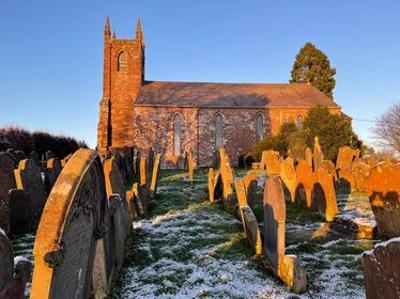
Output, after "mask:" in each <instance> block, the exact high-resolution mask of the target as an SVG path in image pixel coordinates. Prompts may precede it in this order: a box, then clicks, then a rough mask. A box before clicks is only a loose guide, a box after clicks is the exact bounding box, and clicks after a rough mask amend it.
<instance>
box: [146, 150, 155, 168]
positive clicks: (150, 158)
mask: <svg viewBox="0 0 400 299" xmlns="http://www.w3.org/2000/svg"><path fill="white" fill-rule="evenodd" d="M147 162H148V163H147V166H148V170H147V171H148V172H150V171H151V170H152V169H153V163H154V151H153V148H152V147H150V148H149V154H148V158H147Z"/></svg>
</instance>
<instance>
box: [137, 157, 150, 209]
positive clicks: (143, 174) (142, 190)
mask: <svg viewBox="0 0 400 299" xmlns="http://www.w3.org/2000/svg"><path fill="white" fill-rule="evenodd" d="M149 185H150V184H149V171H148V166H147V159H146V158H140V170H139V186H138V187H139V189H138V191H139V198H140V201H141V203H142V205H143V208H144V209H145V211H146V213H147V208H148V207H149V204H150V203H149Z"/></svg>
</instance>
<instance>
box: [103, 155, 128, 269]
mask: <svg viewBox="0 0 400 299" xmlns="http://www.w3.org/2000/svg"><path fill="white" fill-rule="evenodd" d="M104 178H105V182H106V191H107V196H108V200H109V206H110V214H111V226H112V231H113V232H112V235H113V236H114V242H113V244H114V248H115V265H116V267H117V268H119V267H120V266H121V264H122V259H123V256H124V245H125V239H126V237H127V235H128V232H129V230H130V227H131V225H130V221H129V212H128V204H127V202H126V188H125V181H124V177H123V176H122V173H121V172H120V170H119V168H118V165H117V161H116V160H115V156H113V157H112V158H111V159H108V160H106V161H105V162H104Z"/></svg>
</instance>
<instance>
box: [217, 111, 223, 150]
mask: <svg viewBox="0 0 400 299" xmlns="http://www.w3.org/2000/svg"><path fill="white" fill-rule="evenodd" d="M223 127H224V121H223V119H222V115H221V114H218V115H217V116H216V117H215V147H216V148H217V149H219V148H220V147H221V146H222V145H223V143H224V132H223V130H224V128H223Z"/></svg>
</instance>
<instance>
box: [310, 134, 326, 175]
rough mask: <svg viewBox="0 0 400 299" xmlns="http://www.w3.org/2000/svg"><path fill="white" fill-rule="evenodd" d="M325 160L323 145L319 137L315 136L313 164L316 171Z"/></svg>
mask: <svg viewBox="0 0 400 299" xmlns="http://www.w3.org/2000/svg"><path fill="white" fill-rule="evenodd" d="M323 160H324V154H323V153H322V149H321V145H320V144H319V138H318V137H317V136H315V138H314V150H313V165H314V171H315V170H317V169H318V168H320V167H321V166H322V161H323Z"/></svg>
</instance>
